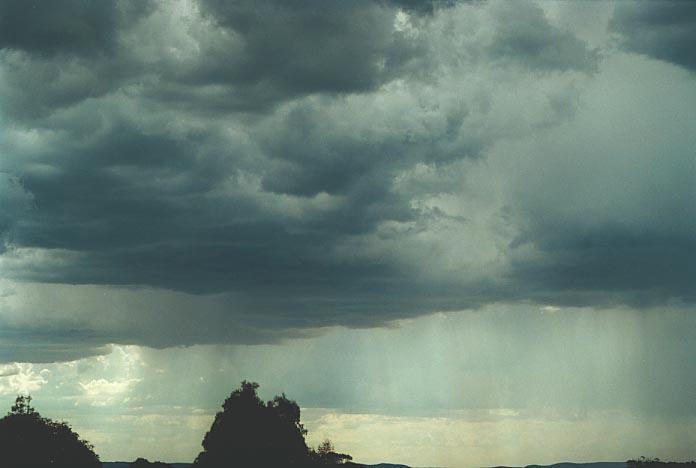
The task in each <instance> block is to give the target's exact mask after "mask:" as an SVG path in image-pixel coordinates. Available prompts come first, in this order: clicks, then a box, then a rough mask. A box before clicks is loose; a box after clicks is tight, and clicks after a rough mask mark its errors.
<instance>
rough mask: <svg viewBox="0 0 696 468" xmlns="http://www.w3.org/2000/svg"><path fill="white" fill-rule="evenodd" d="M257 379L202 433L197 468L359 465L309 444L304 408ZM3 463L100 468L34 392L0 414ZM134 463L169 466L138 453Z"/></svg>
mask: <svg viewBox="0 0 696 468" xmlns="http://www.w3.org/2000/svg"><path fill="white" fill-rule="evenodd" d="M258 388H259V385H258V384H257V383H255V382H247V381H243V382H242V384H241V386H240V387H239V388H238V389H236V390H234V391H233V392H232V393H231V394H230V396H229V397H228V398H227V399H226V400H225V402H224V403H223V405H222V411H220V412H218V413H217V414H216V416H215V420H214V421H213V423H212V425H211V427H210V430H209V431H208V432H207V433H206V435H205V437H204V438H203V442H202V446H203V450H202V451H201V452H200V453H199V454H198V456H197V457H196V459H195V460H194V462H193V466H194V467H197V468H235V467H239V468H254V467H259V468H261V467H263V468H267V467H277V468H319V467H325V466H336V465H342V466H344V467H351V466H352V467H359V466H362V465H358V464H355V463H352V462H351V460H352V457H351V456H350V455H347V454H343V453H338V452H336V451H335V450H334V446H333V444H332V443H331V442H330V441H329V440H326V441H324V442H322V443H321V444H320V445H319V446H318V447H317V448H316V449H315V448H311V447H308V446H307V443H306V441H305V436H306V435H307V430H306V429H305V428H304V426H303V425H302V423H301V421H300V407H299V406H298V405H297V403H296V402H295V401H293V400H290V399H288V398H287V397H286V396H285V394H282V395H278V396H276V397H274V398H273V399H271V400H269V401H267V402H264V401H262V400H261V399H260V398H259V396H258V394H257V390H258ZM0 457H1V459H0V466H2V467H3V468H4V467H7V468H15V467H17V468H19V467H21V468H28V467H32V468H34V467H36V468H38V467H61V468H62V467H65V468H101V462H100V460H99V456H98V455H97V454H96V453H95V451H94V447H93V446H92V445H91V444H90V443H89V442H87V441H86V440H84V439H82V438H80V436H79V435H78V434H77V433H75V432H74V431H73V430H72V428H71V427H70V426H69V425H68V424H67V423H65V422H56V421H52V420H51V419H48V418H44V417H42V416H41V415H40V414H39V413H38V412H37V411H36V410H35V409H34V407H32V406H31V397H29V396H18V397H17V399H16V401H15V404H14V405H13V406H12V408H11V409H10V411H9V412H8V413H7V415H6V416H5V417H3V418H2V419H0ZM130 467H131V468H171V465H168V464H166V463H161V462H150V461H148V460H146V459H144V458H138V459H137V460H135V461H134V462H132V463H131V464H130Z"/></svg>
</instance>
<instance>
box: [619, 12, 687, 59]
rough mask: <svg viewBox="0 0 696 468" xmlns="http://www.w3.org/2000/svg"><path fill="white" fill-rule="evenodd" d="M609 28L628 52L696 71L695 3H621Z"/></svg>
mask: <svg viewBox="0 0 696 468" xmlns="http://www.w3.org/2000/svg"><path fill="white" fill-rule="evenodd" d="M610 27H611V29H612V30H613V31H614V32H616V33H617V34H618V39H619V44H620V45H621V46H622V47H623V48H625V49H626V50H628V51H630V52H636V53H639V54H645V55H648V56H650V57H653V58H656V59H659V60H664V61H666V62H670V63H673V64H675V65H679V66H682V67H684V68H686V69H689V70H692V71H693V70H696V50H695V49H694V43H696V3H694V2H691V1H686V0H685V1H679V0H677V1H660V2H622V3H620V4H618V5H617V6H616V10H615V11H614V16H613V18H612V20H611V23H610Z"/></svg>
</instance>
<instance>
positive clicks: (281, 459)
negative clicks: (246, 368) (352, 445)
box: [194, 380, 350, 468]
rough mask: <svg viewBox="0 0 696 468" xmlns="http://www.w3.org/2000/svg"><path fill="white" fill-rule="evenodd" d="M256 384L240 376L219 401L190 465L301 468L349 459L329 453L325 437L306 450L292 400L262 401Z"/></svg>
mask: <svg viewBox="0 0 696 468" xmlns="http://www.w3.org/2000/svg"><path fill="white" fill-rule="evenodd" d="M258 388H259V384H257V383H255V382H248V381H246V380H245V381H243V382H242V384H241V386H240V387H239V388H238V389H236V390H234V391H233V392H232V393H231V394H230V396H229V397H228V398H227V399H226V400H225V402H224V403H223V405H222V411H220V412H218V413H217V415H216V416H215V420H214V421H213V424H212V426H211V427H210V430H209V431H208V433H207V434H206V435H205V437H204V439H203V444H202V445H203V451H202V452H201V453H200V454H199V455H198V457H197V458H196V460H195V462H194V465H195V466H197V467H201V468H221V467H226V468H227V467H244V468H254V467H264V468H266V467H275V468H286V467H287V468H291V467H303V468H304V467H309V466H318V465H335V464H340V463H343V462H345V461H346V460H350V456H349V455H343V454H337V453H335V452H333V446H332V445H331V443H330V442H328V441H327V442H325V443H324V444H322V446H320V447H319V450H318V451H314V450H310V449H309V448H308V447H307V444H306V442H305V439H304V437H305V435H306V433H307V431H306V430H305V428H304V426H303V425H302V423H301V422H300V407H299V406H298V405H297V403H296V402H294V401H293V400H290V399H288V398H287V397H286V396H285V394H282V395H279V396H276V397H275V398H273V399H272V400H270V401H268V402H266V403H264V402H263V401H262V400H261V399H260V398H259V396H258V394H257V390H258Z"/></svg>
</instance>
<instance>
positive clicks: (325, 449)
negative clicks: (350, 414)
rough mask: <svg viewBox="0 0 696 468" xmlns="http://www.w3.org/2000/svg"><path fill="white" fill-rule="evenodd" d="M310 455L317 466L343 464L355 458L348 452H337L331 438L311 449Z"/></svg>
mask: <svg viewBox="0 0 696 468" xmlns="http://www.w3.org/2000/svg"><path fill="white" fill-rule="evenodd" d="M310 456H311V458H312V461H313V462H314V465H315V466H327V465H328V466H332V465H342V464H344V463H346V462H350V461H351V460H352V459H353V457H351V456H350V455H348V454H345V453H337V452H336V451H335V449H334V446H333V444H332V443H331V441H330V440H329V439H326V440H325V441H324V442H322V443H321V444H319V447H317V449H316V450H310ZM351 465H353V464H351ZM353 466H357V465H353Z"/></svg>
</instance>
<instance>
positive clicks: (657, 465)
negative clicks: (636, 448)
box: [626, 457, 696, 468]
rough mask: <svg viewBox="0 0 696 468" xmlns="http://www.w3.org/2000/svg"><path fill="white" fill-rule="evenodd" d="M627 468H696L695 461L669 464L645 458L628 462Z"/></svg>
mask: <svg viewBox="0 0 696 468" xmlns="http://www.w3.org/2000/svg"><path fill="white" fill-rule="evenodd" d="M626 465H627V467H628V468H696V461H693V460H692V461H687V462H671V461H662V460H660V459H659V458H645V457H640V458H638V459H632V460H628V461H627V462H626Z"/></svg>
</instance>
